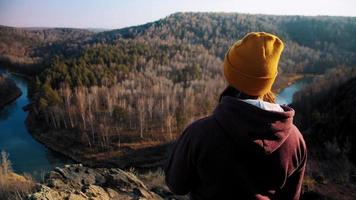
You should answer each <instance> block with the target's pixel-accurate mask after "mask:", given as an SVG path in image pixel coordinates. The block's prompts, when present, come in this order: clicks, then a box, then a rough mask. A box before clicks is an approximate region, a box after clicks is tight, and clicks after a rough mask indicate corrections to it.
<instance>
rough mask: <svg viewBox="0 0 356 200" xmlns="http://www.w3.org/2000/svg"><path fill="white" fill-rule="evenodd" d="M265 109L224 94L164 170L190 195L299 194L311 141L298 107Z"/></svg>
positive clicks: (295, 196) (284, 198)
mask: <svg viewBox="0 0 356 200" xmlns="http://www.w3.org/2000/svg"><path fill="white" fill-rule="evenodd" d="M282 108H283V109H284V112H274V111H266V110H263V109H260V108H258V107H256V106H253V105H251V104H248V103H246V102H244V101H241V100H239V99H238V98H236V97H231V96H223V97H222V99H221V101H220V103H219V104H218V106H217V107H216V109H215V111H214V113H213V115H212V116H209V117H206V118H204V119H201V120H198V121H196V122H194V123H192V124H191V125H190V126H188V127H187V128H186V129H185V131H184V132H183V134H182V135H181V137H180V138H179V139H178V141H177V142H176V144H175V147H174V149H173V152H172V154H171V157H170V159H169V160H168V163H167V166H166V169H165V173H166V183H167V185H168V187H169V188H170V189H171V191H172V192H173V193H175V194H180V195H184V194H188V193H189V195H190V197H191V199H198V200H200V199H201V200H206V199H282V200H288V199H299V196H300V191H301V185H302V180H303V175H304V171H305V165H306V155H307V153H306V146H305V143H304V140H303V137H302V135H301V134H300V132H299V130H298V129H297V128H296V126H294V125H293V116H294V110H293V109H292V108H290V107H288V106H282Z"/></svg>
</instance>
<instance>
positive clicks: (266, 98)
mask: <svg viewBox="0 0 356 200" xmlns="http://www.w3.org/2000/svg"><path fill="white" fill-rule="evenodd" d="M261 99H262V100H263V101H267V102H270V103H276V95H275V94H274V93H273V92H272V91H269V92H267V93H266V94H264V95H263V96H262V98H261Z"/></svg>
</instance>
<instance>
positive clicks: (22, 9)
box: [0, 0, 356, 29]
mask: <svg viewBox="0 0 356 200" xmlns="http://www.w3.org/2000/svg"><path fill="white" fill-rule="evenodd" d="M355 8H356V1H353V0H330V1H328V2H327V3H325V1H323V0H315V1H308V0H300V1H298V2H297V1H293V2H290V1H288V2H286V1H283V0H270V2H269V3H268V4H265V3H261V2H260V1H258V0H250V1H241V0H235V1H233V0H221V1H219V2H216V1H213V0H205V1H202V0H196V1H189V0H181V1H177V0H153V1H145V0H132V1H121V0H106V1H98V0H76V1H70V0H62V1H59V0H52V1H46V0H33V1H26V0H0V24H1V25H4V26H12V27H24V28H32V27H37V28H54V27H63V28H81V29H83V28H84V29H119V28H124V27H129V26H136V25H140V24H145V23H148V22H152V21H156V20H159V19H162V18H164V17H167V16H169V15H171V14H173V13H177V12H225V13H244V14H266V15H303V16H319V15H322V16H344V17H347V16H349V17H355V16H356V12H355V10H356V9H355Z"/></svg>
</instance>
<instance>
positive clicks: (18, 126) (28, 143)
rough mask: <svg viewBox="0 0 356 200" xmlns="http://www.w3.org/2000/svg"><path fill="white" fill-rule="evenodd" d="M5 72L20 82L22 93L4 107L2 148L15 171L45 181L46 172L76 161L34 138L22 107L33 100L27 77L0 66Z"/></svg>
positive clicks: (0, 71) (0, 115) (0, 113)
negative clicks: (29, 93) (28, 93)
mask: <svg viewBox="0 0 356 200" xmlns="http://www.w3.org/2000/svg"><path fill="white" fill-rule="evenodd" d="M4 73H6V74H7V75H8V76H9V77H10V78H11V79H13V80H14V81H15V82H16V84H17V86H18V87H19V88H20V90H21V91H22V95H21V96H20V97H19V98H17V99H16V100H15V101H14V102H12V103H10V104H8V105H6V106H5V107H4V109H2V110H0V150H4V151H6V152H7V153H8V154H9V159H10V161H11V163H12V168H13V170H14V171H15V172H18V173H27V174H30V175H32V176H33V177H34V178H35V179H37V180H41V179H42V177H43V175H44V173H45V172H47V171H49V170H51V169H53V168H54V167H56V166H63V165H64V164H66V163H72V162H73V161H71V160H70V159H67V158H66V157H64V156H63V155H60V154H58V153H56V152H53V151H51V150H49V149H48V148H46V147H45V146H43V145H42V144H40V143H39V142H37V141H36V140H35V139H34V138H32V136H31V135H30V133H29V132H28V130H27V128H26V125H25V123H24V122H25V119H26V117H27V112H25V111H24V110H23V109H22V107H23V106H25V105H27V104H28V103H29V99H28V98H27V80H25V79H24V78H22V77H19V76H16V75H13V74H9V73H7V72H6V71H5V70H3V69H0V74H4Z"/></svg>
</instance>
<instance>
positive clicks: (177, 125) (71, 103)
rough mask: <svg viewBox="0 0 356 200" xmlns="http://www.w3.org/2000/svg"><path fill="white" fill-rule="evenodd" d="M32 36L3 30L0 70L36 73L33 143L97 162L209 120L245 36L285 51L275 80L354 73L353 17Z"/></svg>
mask: <svg viewBox="0 0 356 200" xmlns="http://www.w3.org/2000/svg"><path fill="white" fill-rule="evenodd" d="M36 31H37V30H22V29H21V30H18V29H13V28H8V27H1V28H0V52H1V60H2V61H3V63H7V65H8V66H9V67H11V68H12V69H20V71H21V70H22V71H25V70H26V72H33V71H35V72H36V73H32V75H33V81H32V84H31V90H30V91H31V92H30V95H31V98H32V100H33V104H32V105H33V109H32V112H31V114H30V116H31V117H30V118H31V120H29V122H30V124H31V125H33V126H35V127H36V128H35V130H37V131H33V132H37V137H36V138H38V139H40V140H42V142H43V143H45V144H49V146H54V147H55V148H56V149H63V151H64V153H65V154H67V155H72V156H73V155H74V156H76V157H79V158H80V157H81V156H83V157H86V156H87V157H90V158H88V159H89V160H92V161H93V162H96V161H95V160H93V158H95V159H101V161H103V160H106V161H107V160H110V157H111V158H115V157H116V156H117V155H118V154H121V153H122V154H125V153H128V152H130V151H131V150H133V149H137V148H143V147H150V146H154V145H157V144H162V143H164V142H169V141H172V140H174V139H175V138H176V137H178V136H179V134H180V133H181V131H182V130H183V129H184V127H186V126H187V124H189V123H190V122H191V121H193V120H195V119H197V118H200V117H203V116H206V115H209V114H210V113H211V111H212V109H213V108H214V107H215V105H216V103H217V99H218V96H219V93H220V92H221V91H222V90H223V88H224V86H225V84H226V83H225V82H224V77H223V75H222V63H223V56H224V53H225V52H226V51H227V49H228V48H229V47H230V46H231V45H232V44H233V43H234V42H235V41H236V40H237V39H240V38H241V37H242V36H244V35H245V34H246V33H248V32H250V31H265V32H271V33H275V34H277V35H279V36H280V37H281V38H282V40H283V41H284V42H285V44H286V45H285V51H284V53H283V55H282V59H281V62H280V70H279V77H284V76H286V74H287V73H289V74H292V75H295V74H303V73H311V72H313V73H319V74H322V73H324V71H326V70H327V69H329V68H339V67H340V66H341V65H342V66H344V67H345V68H352V67H353V66H356V49H355V46H356V41H355V37H354V35H355V31H356V18H351V17H302V16H271V15H248V14H227V13H176V14H173V15H170V16H168V17H166V18H163V19H161V20H158V21H155V22H152V23H148V24H144V25H140V26H135V27H128V28H124V29H118V30H112V31H107V32H101V33H91V32H88V31H85V30H79V29H48V30H41V31H37V32H36ZM66 32H68V34H67V33H66ZM44 35H46V37H45V36H44ZM14 64H15V65H14ZM36 122H41V123H39V124H38V123H36ZM38 126H39V127H38ZM39 129H40V131H38V130H39ZM34 134H36V133H34ZM60 141H62V142H60ZM138 146H139V147H138ZM102 152H105V154H100V155H101V157H100V156H92V155H95V154H97V153H102ZM107 152H110V153H107ZM118 152H119V153H118ZM150 158H151V157H150Z"/></svg>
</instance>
